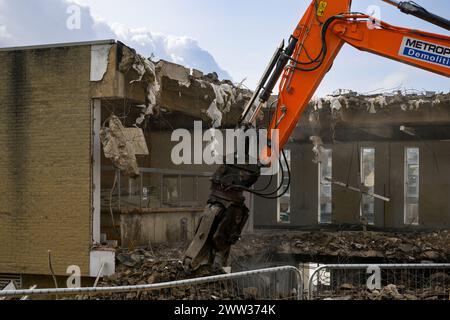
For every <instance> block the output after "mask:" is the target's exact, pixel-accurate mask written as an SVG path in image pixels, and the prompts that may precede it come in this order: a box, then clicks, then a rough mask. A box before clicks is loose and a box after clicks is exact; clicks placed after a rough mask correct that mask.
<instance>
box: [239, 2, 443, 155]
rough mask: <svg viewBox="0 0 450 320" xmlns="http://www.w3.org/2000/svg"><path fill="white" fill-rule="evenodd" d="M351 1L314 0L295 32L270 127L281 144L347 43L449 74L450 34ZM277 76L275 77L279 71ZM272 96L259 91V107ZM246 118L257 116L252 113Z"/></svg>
mask: <svg viewBox="0 0 450 320" xmlns="http://www.w3.org/2000/svg"><path fill="white" fill-rule="evenodd" d="M350 5H351V0H341V1H320V2H319V1H313V3H312V4H311V5H310V7H309V8H308V10H307V12H306V14H305V15H304V17H303V19H302V20H301V21H300V23H299V24H298V26H297V28H296V29H295V31H294V34H293V36H292V38H291V43H292V41H293V42H295V50H294V51H293V53H292V55H290V56H289V57H288V59H287V60H288V62H287V64H286V66H285V67H284V69H283V73H282V75H281V76H280V77H279V79H281V81H280V90H279V92H280V93H279V100H278V105H277V109H276V115H275V116H274V117H273V121H272V124H271V127H270V129H275V128H276V129H279V138H280V145H279V147H280V149H282V148H283V146H284V145H285V144H286V142H287V141H288V139H289V137H290V135H291V134H292V131H293V130H294V129H295V127H296V125H297V123H298V121H299V119H300V117H301V115H302V114H303V112H304V111H305V109H306V107H307V106H308V104H309V102H310V100H311V98H312V96H313V95H314V93H315V91H316V90H317V87H318V86H319V85H320V83H321V81H322V80H323V78H324V77H325V75H326V74H327V72H328V71H329V70H330V69H331V67H332V64H333V61H334V59H335V58H336V56H337V55H338V53H339V51H340V49H341V48H342V46H343V45H344V44H345V43H348V44H350V45H352V46H353V47H355V48H357V49H359V50H363V51H367V52H370V53H373V54H376V55H380V56H383V57H386V58H389V59H392V60H396V61H399V62H402V63H406V64H409V65H412V66H415V67H418V68H421V69H425V70H428V71H431V72H434V73H437V74H440V75H443V76H446V77H449V76H450V37H448V36H444V35H438V34H433V33H428V32H424V31H419V30H412V29H406V28H400V27H396V26H393V25H390V24H387V23H385V22H382V21H378V20H375V19H374V18H372V17H369V16H368V15H365V14H359V13H350ZM354 72H361V70H355V71H354ZM350 73H351V70H349V74H350ZM273 75H275V77H276V74H273ZM274 79H275V78H274ZM274 79H273V80H272V81H274ZM277 80H278V79H277ZM269 81H270V80H269ZM270 93H271V92H270ZM268 96H269V91H264V92H263V93H262V94H261V96H260V98H261V103H260V106H259V108H257V109H256V110H255V112H258V111H259V110H258V109H260V108H262V107H264V103H265V101H266V99H267V97H268ZM254 114H255V113H253V115H254ZM247 120H249V121H252V120H254V119H252V117H251V116H250V117H249V118H247Z"/></svg>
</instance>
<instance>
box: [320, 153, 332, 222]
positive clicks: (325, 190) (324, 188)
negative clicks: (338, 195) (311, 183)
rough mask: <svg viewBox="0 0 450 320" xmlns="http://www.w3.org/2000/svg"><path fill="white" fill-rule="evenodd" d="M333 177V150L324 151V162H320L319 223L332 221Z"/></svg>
mask: <svg viewBox="0 0 450 320" xmlns="http://www.w3.org/2000/svg"><path fill="white" fill-rule="evenodd" d="M332 177H333V151H332V150H331V149H325V150H324V151H323V157H322V162H319V188H320V190H319V223H321V224H325V223H331V222H332V217H331V214H332V207H333V206H332V183H331V181H332Z"/></svg>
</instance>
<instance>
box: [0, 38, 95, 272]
mask: <svg viewBox="0 0 450 320" xmlns="http://www.w3.org/2000/svg"><path fill="white" fill-rule="evenodd" d="M90 61H91V47H90V46H89V45H85V46H78V47H62V48H48V49H33V50H21V51H5V52H0V69H1V72H0V273H15V274H48V273H49V268H48V263H47V251H48V250H51V251H52V257H53V265H54V269H55V271H56V273H57V274H59V275H65V273H66V269H67V267H68V266H69V265H78V266H80V267H81V270H82V273H83V274H84V275H87V274H89V252H90V247H91V237H92V236H91V230H92V228H91V216H92V209H91V207H92V206H91V203H92V199H91V194H92V193H91V191H92V187H91V139H92V134H91V127H92V112H91V100H90Z"/></svg>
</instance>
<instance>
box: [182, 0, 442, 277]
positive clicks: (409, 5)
mask: <svg viewBox="0 0 450 320" xmlns="http://www.w3.org/2000/svg"><path fill="white" fill-rule="evenodd" d="M383 1H385V2H388V3H390V4H393V5H396V6H397V7H398V8H399V9H400V10H401V11H403V12H405V13H407V14H412V15H414V16H416V17H418V18H421V19H423V20H426V21H429V22H432V23H434V24H436V25H438V26H441V27H444V28H445V29H447V30H449V29H450V24H449V21H448V20H446V19H444V18H442V17H439V16H436V15H434V14H432V13H429V12H428V11H426V10H425V9H424V8H422V7H420V6H418V5H417V4H415V3H413V2H410V1H403V2H397V1H394V0H383ZM351 2H352V1H351V0H327V1H325V0H314V1H312V3H311V4H310V6H309V7H308V9H307V10H306V13H305V14H304V16H303V18H302V19H301V20H300V22H299V24H298V25H297V27H296V28H295V30H294V32H293V34H292V36H291V38H290V40H289V42H288V44H287V46H286V48H284V43H282V44H281V45H280V46H279V47H278V48H277V50H276V52H275V54H274V56H273V58H272V60H271V61H270V63H269V66H268V68H267V70H266V72H265V73H264V74H263V77H262V78H261V81H260V82H259V84H258V86H257V88H256V90H255V93H254V95H253V97H252V99H251V100H250V102H249V103H248V105H247V107H246V108H245V110H244V112H243V114H242V117H241V119H240V121H239V125H240V127H241V128H243V129H244V130H245V129H248V128H251V127H252V126H254V124H255V120H256V118H257V116H258V115H259V114H260V112H261V110H262V109H263V108H265V107H266V105H267V102H268V101H269V98H270V97H271V95H272V92H273V90H274V88H275V86H276V84H277V83H278V82H279V83H280V84H279V96H278V102H277V106H276V109H275V111H274V114H273V116H272V122H271V125H270V127H269V129H270V130H269V136H272V134H271V131H273V130H275V129H277V130H278V132H279V139H280V142H279V146H278V147H279V148H280V149H283V147H284V145H285V144H286V143H287V141H288V139H289V137H290V136H291V134H292V132H293V130H294V129H295V127H296V126H297V123H298V122H299V120H300V117H301V116H302V114H303V113H304V111H305V109H306V108H307V106H308V104H309V102H310V101H311V99H312V97H313V95H314V93H315V92H316V90H317V88H318V86H319V85H320V83H321V82H322V80H323V78H324V77H325V75H326V74H327V72H328V71H329V70H330V69H331V67H332V64H333V62H334V60H335V58H336V56H337V55H338V54H339V51H340V50H341V48H342V46H343V45H344V44H345V43H348V44H350V45H351V46H353V47H355V48H357V49H359V50H363V51H367V52H370V53H373V54H376V55H379V56H383V57H386V58H389V59H392V60H396V61H398V62H402V63H405V64H409V65H411V66H415V67H418V68H421V69H424V70H428V71H430V72H433V73H436V74H440V75H442V76H445V77H450V37H448V36H445V35H439V34H434V33H428V32H424V31H419V30H413V29H407V28H401V27H396V26H393V25H390V24H387V23H385V22H382V21H379V20H376V19H375V18H373V17H370V16H368V15H365V14H361V13H353V12H351ZM350 71H351V70H349V72H350ZM355 72H361V70H355ZM271 148H272V145H270V144H269V145H268V146H267V149H268V150H269V152H270V150H271ZM266 151H267V150H266ZM260 169H261V167H258V166H254V165H241V166H236V165H224V166H222V167H221V168H220V169H219V170H218V171H217V173H216V174H215V175H214V177H213V179H212V194H211V197H210V200H209V205H208V207H207V208H206V211H205V213H204V216H203V217H202V219H201V221H200V224H199V227H198V230H197V233H196V235H195V239H194V241H193V242H192V244H191V246H190V247H189V249H188V250H187V252H186V254H185V264H186V266H187V267H188V268H192V269H196V268H198V267H199V266H201V265H204V264H213V263H215V264H218V265H224V264H225V263H226V261H227V260H228V256H229V253H230V248H231V246H232V245H234V244H235V243H236V242H237V241H238V240H239V238H240V235H241V232H242V229H243V227H244V225H245V223H246V221H247V218H248V209H247V208H246V207H245V204H244V202H245V198H244V196H243V192H244V191H249V192H253V191H252V189H251V188H252V186H253V185H254V184H255V183H256V181H257V180H258V177H259V175H260ZM230 177H232V178H230ZM259 195H260V194H259ZM274 198H276V196H275V197H274Z"/></svg>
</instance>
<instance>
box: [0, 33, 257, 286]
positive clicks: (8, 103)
mask: <svg viewBox="0 0 450 320" xmlns="http://www.w3.org/2000/svg"><path fill="white" fill-rule="evenodd" d="M0 64H1V67H2V70H3V72H2V73H1V85H0V102H1V106H2V108H3V112H2V113H1V118H0V120H1V123H3V125H1V126H0V127H1V128H0V145H1V149H0V154H1V155H2V156H1V157H0V181H1V182H0V194H1V195H2V196H1V197H0V243H1V244H0V275H1V276H0V278H2V279H5V283H8V279H10V278H11V279H13V280H15V281H16V282H17V283H22V284H23V285H24V286H27V285H28V284H38V285H39V284H40V281H48V279H49V278H48V277H44V278H45V279H41V277H39V276H38V277H36V275H49V274H50V273H51V272H54V274H55V275H56V276H67V272H71V271H68V267H70V266H75V267H76V268H79V270H80V271H81V275H82V276H84V277H96V276H98V275H110V274H113V273H114V265H115V253H114V249H113V248H114V246H115V245H116V244H117V241H118V240H123V241H122V242H123V243H126V245H128V246H136V245H139V244H140V243H142V242H143V241H147V242H149V241H155V242H163V241H178V240H181V239H187V238H189V237H192V234H193V230H194V228H195V224H196V221H197V218H198V216H199V215H200V213H201V211H202V209H201V207H203V205H204V203H205V201H206V198H207V196H208V189H209V181H208V179H209V177H210V175H211V173H212V172H213V171H214V169H211V168H208V169H207V172H203V170H204V168H198V167H193V166H192V167H185V168H179V167H176V166H174V165H173V164H172V163H171V161H170V144H171V143H170V131H169V130H168V129H173V128H179V127H183V126H187V127H188V129H189V124H188V123H190V126H192V125H193V121H192V122H191V121H190V120H191V119H192V120H193V119H203V120H205V121H206V120H208V122H209V123H212V121H214V123H215V124H216V125H217V126H218V125H226V124H230V123H234V122H235V121H236V120H237V119H238V117H239V115H240V111H239V110H242V108H243V106H244V103H245V101H246V99H248V96H249V95H251V92H250V91H249V90H245V89H241V88H239V87H236V86H234V85H233V84H232V83H231V82H221V81H219V80H218V78H217V75H216V74H214V73H213V74H208V75H203V73H201V72H200V71H198V70H193V69H186V68H184V67H182V66H179V65H175V64H172V63H168V62H164V61H160V62H159V63H154V62H151V61H150V60H148V59H145V58H143V57H141V56H140V55H138V54H137V53H136V52H135V51H134V50H132V49H130V48H128V47H127V46H125V45H123V44H122V43H119V42H116V41H113V40H110V41H101V42H88V43H71V44H60V45H49V46H37V47H22V48H7V49H1V50H0ZM149 115H153V116H152V117H148V116H149ZM149 119H151V120H149ZM186 124H188V125H186ZM106 157H108V159H107V158H106ZM181 189H183V193H181ZM136 213H138V214H137V215H136ZM120 214H122V220H123V223H122V232H121V230H120V229H121V226H120V225H121V223H120V220H121V218H120ZM121 235H122V237H123V238H124V239H121ZM50 253H51V254H50ZM69 269H70V270H73V268H69ZM45 286H49V284H47V285H45Z"/></svg>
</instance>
